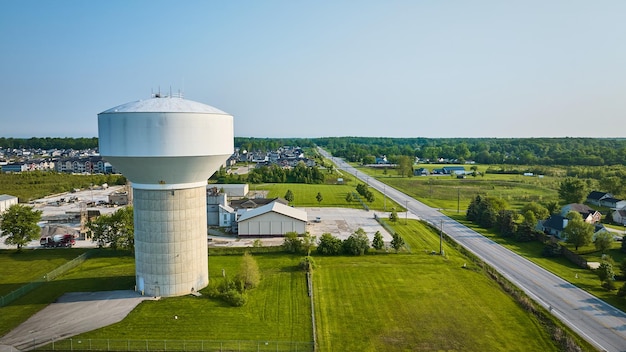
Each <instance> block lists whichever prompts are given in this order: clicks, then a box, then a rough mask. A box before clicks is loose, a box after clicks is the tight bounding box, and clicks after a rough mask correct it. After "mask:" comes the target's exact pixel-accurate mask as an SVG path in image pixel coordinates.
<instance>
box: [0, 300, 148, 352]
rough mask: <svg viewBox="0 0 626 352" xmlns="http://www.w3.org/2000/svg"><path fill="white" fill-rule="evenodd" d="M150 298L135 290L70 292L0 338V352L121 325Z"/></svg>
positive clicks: (39, 344)
mask: <svg viewBox="0 0 626 352" xmlns="http://www.w3.org/2000/svg"><path fill="white" fill-rule="evenodd" d="M147 299H155V298H154V297H147V296H141V295H140V294H139V293H137V292H134V291H105V292H73V293H66V294H65V295H63V296H61V297H60V298H59V299H58V300H57V302H56V303H52V304H50V305H49V306H47V307H46V308H44V309H42V310H41V311H39V312H37V313H36V314H35V315H33V316H32V317H30V318H29V319H28V320H27V321H25V322H24V323H22V324H21V325H20V326H18V327H17V328H15V329H14V330H12V331H11V332H9V333H8V334H6V335H4V336H3V337H2V338H0V352H5V351H16V350H29V349H32V348H35V347H37V346H42V345H45V344H47V343H49V342H51V341H52V340H59V339H64V338H68V337H71V336H74V335H78V334H81V333H84V332H87V331H91V330H94V329H98V328H101V327H104V326H107V325H110V324H113V323H117V322H118V321H121V320H122V319H124V317H126V316H127V315H128V313H130V312H131V311H132V310H133V309H134V308H135V307H136V306H137V305H138V304H139V303H140V302H141V301H144V300H147Z"/></svg>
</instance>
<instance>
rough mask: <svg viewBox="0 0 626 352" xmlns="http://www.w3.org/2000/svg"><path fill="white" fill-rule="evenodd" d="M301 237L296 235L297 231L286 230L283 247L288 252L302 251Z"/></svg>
mask: <svg viewBox="0 0 626 352" xmlns="http://www.w3.org/2000/svg"><path fill="white" fill-rule="evenodd" d="M302 247H303V243H302V239H300V238H299V237H298V233H297V232H287V233H286V234H285V239H284V240H283V248H284V249H285V251H287V252H289V253H302Z"/></svg>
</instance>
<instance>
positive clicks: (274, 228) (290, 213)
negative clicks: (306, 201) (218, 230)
mask: <svg viewBox="0 0 626 352" xmlns="http://www.w3.org/2000/svg"><path fill="white" fill-rule="evenodd" d="M306 224H307V213H306V211H304V210H300V209H296V208H293V207H290V206H288V205H285V204H282V203H280V202H277V201H274V202H272V203H269V204H266V205H264V206H262V207H258V208H255V209H251V210H247V211H245V212H244V213H243V214H241V215H240V216H239V218H238V219H237V227H238V235H239V236H240V237H246V236H248V237H276V236H284V235H285V234H286V233H288V232H296V233H299V234H302V233H305V232H306Z"/></svg>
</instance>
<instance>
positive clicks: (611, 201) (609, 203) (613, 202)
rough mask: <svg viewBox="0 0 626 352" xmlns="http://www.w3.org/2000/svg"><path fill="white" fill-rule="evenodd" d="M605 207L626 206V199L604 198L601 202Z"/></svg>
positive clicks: (616, 207)
mask: <svg viewBox="0 0 626 352" xmlns="http://www.w3.org/2000/svg"><path fill="white" fill-rule="evenodd" d="M600 205H602V206H603V207H608V208H611V209H622V208H626V200H621V199H617V198H612V197H611V198H604V199H603V200H602V201H601V204H600Z"/></svg>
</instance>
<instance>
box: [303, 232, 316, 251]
mask: <svg viewBox="0 0 626 352" xmlns="http://www.w3.org/2000/svg"><path fill="white" fill-rule="evenodd" d="M314 246H315V236H311V234H310V233H308V232H305V233H304V236H302V249H303V250H304V253H306V255H307V256H310V255H311V249H312V248H313V247H314Z"/></svg>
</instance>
